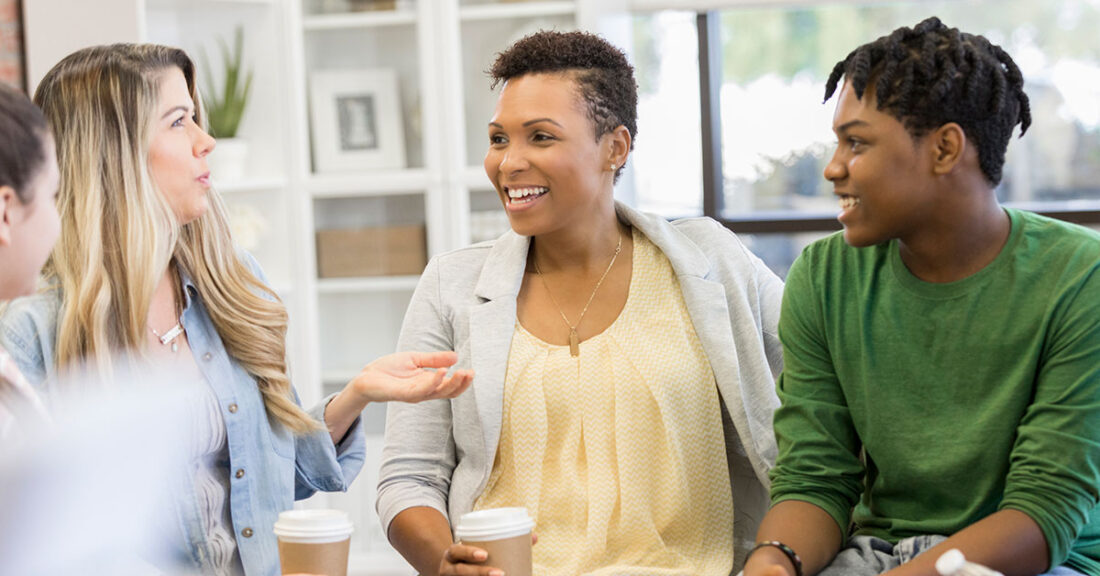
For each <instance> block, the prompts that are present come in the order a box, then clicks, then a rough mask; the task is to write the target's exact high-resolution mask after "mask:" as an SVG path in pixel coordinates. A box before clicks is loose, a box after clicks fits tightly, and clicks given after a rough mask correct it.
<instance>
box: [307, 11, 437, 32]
mask: <svg viewBox="0 0 1100 576" xmlns="http://www.w3.org/2000/svg"><path fill="white" fill-rule="evenodd" d="M415 24H416V12H414V11H412V10H389V11H384V12H345V13H342V14H319V15H314V16H306V17H305V18H303V19H302V28H304V29H305V30H306V31H307V32H317V31H321V30H354V29H357V28H380V27H386V26H412V25H415Z"/></svg>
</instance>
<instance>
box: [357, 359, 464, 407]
mask: <svg viewBox="0 0 1100 576" xmlns="http://www.w3.org/2000/svg"><path fill="white" fill-rule="evenodd" d="M457 361H458V354H455V353H454V352H397V353H395V354H390V355H388V356H383V357H381V358H379V359H377V360H375V361H374V362H371V363H370V364H367V365H366V366H364V367H363V369H362V370H361V371H360V372H359V374H358V375H357V376H356V377H355V378H354V379H352V381H351V383H350V384H349V385H348V386H349V387H351V388H352V389H353V390H355V392H356V393H358V394H359V395H361V396H362V397H363V398H364V399H365V400H366V401H367V402H392V401H396V402H412V403H416V402H423V401H425V400H436V399H439V398H454V397H455V396H458V395H459V394H462V393H463V392H465V391H466V389H467V388H469V387H470V383H471V382H473V379H474V372H473V370H455V371H454V372H453V373H452V374H450V375H447V370H446V369H447V368H449V367H451V366H454V364H455V362H457Z"/></svg>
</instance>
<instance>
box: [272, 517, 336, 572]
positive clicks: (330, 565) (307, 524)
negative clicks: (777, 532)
mask: <svg viewBox="0 0 1100 576" xmlns="http://www.w3.org/2000/svg"><path fill="white" fill-rule="evenodd" d="M353 529H354V528H353V526H352V523H351V520H349V519H348V515H347V513H345V512H343V511H340V510H287V511H286V512H280V513H279V519H278V520H277V521H276V522H275V527H274V531H275V536H276V537H277V538H278V539H279V562H280V564H281V565H282V571H283V574H296V573H306V574H325V575H326V576H346V574H347V571H348V552H349V548H350V544H351V533H352V531H353Z"/></svg>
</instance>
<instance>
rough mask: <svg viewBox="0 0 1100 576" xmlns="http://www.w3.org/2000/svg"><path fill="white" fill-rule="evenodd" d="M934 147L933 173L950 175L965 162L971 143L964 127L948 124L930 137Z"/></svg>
mask: <svg viewBox="0 0 1100 576" xmlns="http://www.w3.org/2000/svg"><path fill="white" fill-rule="evenodd" d="M928 138H929V139H930V140H929V142H930V143H931V145H932V152H933V158H932V171H933V173H935V174H949V173H950V172H951V171H952V170H954V169H955V166H956V165H958V163H959V162H961V161H962V160H963V156H964V155H965V154H966V152H967V149H968V148H969V147H970V142H969V141H968V140H967V139H966V132H963V129H962V126H959V125H958V124H956V123H954V122H948V123H947V124H944V125H943V126H940V127H939V128H938V129H936V130H935V131H934V132H932V133H931V134H929V135H928Z"/></svg>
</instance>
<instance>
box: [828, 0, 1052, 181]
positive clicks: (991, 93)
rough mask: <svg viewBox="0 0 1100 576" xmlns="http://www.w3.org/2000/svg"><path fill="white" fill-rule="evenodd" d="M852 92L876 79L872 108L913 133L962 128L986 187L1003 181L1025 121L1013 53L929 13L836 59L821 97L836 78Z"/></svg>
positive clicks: (860, 93)
mask: <svg viewBox="0 0 1100 576" xmlns="http://www.w3.org/2000/svg"><path fill="white" fill-rule="evenodd" d="M842 76H844V77H846V78H847V80H848V81H850V82H851V83H852V88H853V89H854V90H855V93H856V96H857V97H858V98H861V99H862V98H863V93H864V91H865V90H866V89H867V86H868V85H869V84H870V83H872V82H874V93H875V97H876V99H877V100H878V109H879V110H883V111H885V112H887V113H888V114H890V115H891V116H894V117H895V118H897V119H898V120H899V121H900V122H901V123H902V124H903V125H905V128H906V130H908V131H909V133H910V134H911V135H912V136H913V137H914V138H920V137H923V136H924V135H926V134H928V133H929V132H931V131H932V130H935V129H936V128H939V127H940V126H943V125H944V124H947V123H949V122H955V123H957V124H958V125H959V126H961V127H962V129H963V132H965V133H966V137H967V138H969V139H970V140H971V141H972V142H974V144H975V146H976V147H977V150H978V161H979V164H980V165H981V169H982V172H983V173H984V174H985V177H986V179H987V180H988V181H989V182H990V184H991V185H993V186H996V185H997V184H998V183H999V182H1000V181H1001V176H1002V169H1003V167H1004V163H1005V151H1006V150H1007V149H1008V141H1009V139H1010V138H1011V137H1012V130H1013V128H1014V127H1015V126H1016V125H1017V124H1019V125H1020V136H1023V135H1024V132H1027V128H1028V126H1030V125H1031V106H1030V104H1029V102H1028V98H1027V94H1024V89H1023V86H1024V78H1023V75H1022V74H1020V69H1019V68H1018V67H1017V66H1016V63H1015V62H1013V61H1012V58H1011V57H1010V56H1009V55H1008V53H1006V52H1005V51H1004V50H1003V49H1001V47H1000V46H997V45H995V44H993V43H991V42H990V41H989V40H987V39H986V38H985V37H983V36H977V35H973V34H967V33H964V32H960V31H959V29H958V28H948V27H947V26H945V25H944V24H943V23H942V22H940V20H939V18H936V17H935V16H933V17H931V18H928V19H927V20H924V21H923V22H921V23H920V24H917V25H916V27H914V28H898V29H897V30H894V31H893V32H892V33H890V34H889V35H888V36H883V37H881V38H879V39H878V40H875V41H874V42H870V43H868V44H864V45H863V46H860V47H859V48H856V49H855V50H853V51H852V52H851V53H850V54H848V57H847V58H845V59H844V60H843V61H841V62H838V63H837V64H836V66H835V67H834V68H833V72H832V74H830V75H829V81H828V83H827V84H826V85H825V100H828V99H829V98H831V97H832V95H833V93H834V92H836V89H837V85H838V84H839V82H840V78H841V77H842Z"/></svg>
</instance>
